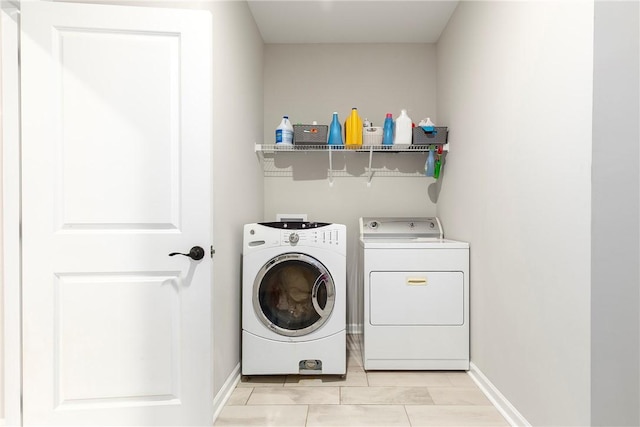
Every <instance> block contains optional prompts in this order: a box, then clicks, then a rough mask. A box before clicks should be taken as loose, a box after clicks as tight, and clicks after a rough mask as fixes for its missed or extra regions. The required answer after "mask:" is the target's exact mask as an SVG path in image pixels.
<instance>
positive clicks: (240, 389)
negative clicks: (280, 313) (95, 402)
mask: <svg viewBox="0 0 640 427" xmlns="http://www.w3.org/2000/svg"><path fill="white" fill-rule="evenodd" d="M354 338H355V337H354V336H348V337H347V352H348V353H347V356H348V357H347V376H346V378H340V377H338V376H314V377H310V376H299V375H277V376H253V377H251V378H249V379H246V378H245V379H243V381H241V382H240V383H239V384H238V386H237V387H236V389H235V390H234V391H233V394H232V396H231V398H230V399H229V400H228V401H227V403H226V405H225V407H224V408H223V409H222V412H221V413H220V415H219V417H218V419H217V420H216V422H215V426H220V427H222V426H283V427H284V426H295V427H304V426H307V427H326V426H335V427H346V426H363V427H365V426H366V427H369V426H372V427H373V426H385V427H388V426H412V427H417V426H459V427H462V426H468V427H476V426H508V424H507V422H506V421H505V419H504V418H503V417H502V416H501V415H500V413H499V412H498V411H497V410H496V408H494V407H493V406H492V405H491V402H489V400H487V398H486V397H485V396H484V394H483V393H482V392H481V391H480V390H479V389H478V387H477V386H476V385H475V383H474V382H473V380H471V377H469V376H468V375H467V374H466V373H465V372H446V371H442V372H431V371H413V372H406V371H370V372H365V371H364V369H363V367H362V359H361V357H360V350H359V347H358V341H357V340H356V339H354Z"/></svg>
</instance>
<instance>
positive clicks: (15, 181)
mask: <svg viewBox="0 0 640 427" xmlns="http://www.w3.org/2000/svg"><path fill="white" fill-rule="evenodd" d="M0 13H1V18H2V24H1V29H2V34H1V36H0V38H1V41H2V49H1V52H0V55H1V60H2V78H1V84H2V107H1V108H2V248H3V251H4V252H3V254H2V265H3V277H2V288H3V289H2V291H3V294H4V295H3V307H2V308H3V317H4V318H3V321H4V325H3V326H4V328H3V339H4V348H3V356H4V367H3V368H4V424H5V425H18V426H19V425H22V406H21V400H22V399H21V396H22V328H21V325H22V301H21V297H20V293H21V288H22V283H21V275H20V266H21V259H22V247H21V242H20V204H21V203H20V200H21V198H20V194H21V193H20V191H21V189H20V163H21V158H20V67H19V62H18V55H19V45H20V11H19V4H18V3H16V2H13V1H11V0H10V1H8V2H4V1H3V2H2V10H1V11H0Z"/></svg>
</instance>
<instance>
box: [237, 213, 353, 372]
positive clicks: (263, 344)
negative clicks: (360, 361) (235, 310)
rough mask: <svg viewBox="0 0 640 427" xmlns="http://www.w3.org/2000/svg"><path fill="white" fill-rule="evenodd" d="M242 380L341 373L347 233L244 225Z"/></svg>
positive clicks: (307, 226) (326, 226) (319, 227)
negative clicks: (261, 377) (254, 376)
mask: <svg viewBox="0 0 640 427" xmlns="http://www.w3.org/2000/svg"><path fill="white" fill-rule="evenodd" d="M242 272H243V277H242V374H243V375H270V374H274V375H275V374H313V375H319V374H335V375H344V374H346V301H345V300H346V227H345V226H344V225H342V224H330V223H321V222H307V221H304V222H286V221H285V222H265V223H255V224H247V225H245V227H244V239H243V268H242Z"/></svg>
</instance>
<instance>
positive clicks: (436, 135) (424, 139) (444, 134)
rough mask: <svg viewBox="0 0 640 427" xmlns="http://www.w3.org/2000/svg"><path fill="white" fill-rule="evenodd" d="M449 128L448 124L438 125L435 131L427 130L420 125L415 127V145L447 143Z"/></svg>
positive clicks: (413, 142)
mask: <svg viewBox="0 0 640 427" xmlns="http://www.w3.org/2000/svg"><path fill="white" fill-rule="evenodd" d="M448 136H449V130H448V128H447V127H446V126H436V127H434V131H433V132H425V131H424V129H422V128H421V127H420V126H416V127H414V128H413V141H412V144H414V145H442V144H446V143H447V138H448Z"/></svg>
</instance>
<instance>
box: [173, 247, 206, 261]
mask: <svg viewBox="0 0 640 427" xmlns="http://www.w3.org/2000/svg"><path fill="white" fill-rule="evenodd" d="M174 255H182V256H187V257H189V258H191V259H192V260H194V261H200V260H201V259H202V258H204V249H202V248H201V247H200V246H194V247H192V248H191V249H190V250H189V253H188V254H181V253H180V252H171V253H170V254H169V256H174Z"/></svg>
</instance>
